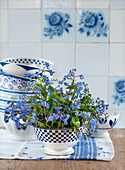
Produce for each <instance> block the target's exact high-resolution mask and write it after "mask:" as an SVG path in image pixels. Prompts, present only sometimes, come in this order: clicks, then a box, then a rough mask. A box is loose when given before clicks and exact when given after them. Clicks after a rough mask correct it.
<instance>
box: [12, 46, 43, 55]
mask: <svg viewBox="0 0 125 170" xmlns="http://www.w3.org/2000/svg"><path fill="white" fill-rule="evenodd" d="M41 48H42V47H41V43H14V44H9V57H14V56H17V57H24V56H25V57H34V58H35V57H38V58H40V57H41Z"/></svg>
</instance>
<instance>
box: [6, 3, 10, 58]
mask: <svg viewBox="0 0 125 170" xmlns="http://www.w3.org/2000/svg"><path fill="white" fill-rule="evenodd" d="M7 50H8V52H7V55H8V56H7V58H8V57H9V55H10V52H9V51H10V50H9V0H7Z"/></svg>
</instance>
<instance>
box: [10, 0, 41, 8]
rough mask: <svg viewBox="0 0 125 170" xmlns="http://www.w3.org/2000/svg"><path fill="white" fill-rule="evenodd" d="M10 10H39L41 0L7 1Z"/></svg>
mask: <svg viewBox="0 0 125 170" xmlns="http://www.w3.org/2000/svg"><path fill="white" fill-rule="evenodd" d="M8 1H9V8H10V9H22V8H25V9H26V8H41V0H8Z"/></svg>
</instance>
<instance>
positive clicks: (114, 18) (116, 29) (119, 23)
mask: <svg viewBox="0 0 125 170" xmlns="http://www.w3.org/2000/svg"><path fill="white" fill-rule="evenodd" d="M110 20H111V24H110V36H111V42H125V22H124V20H125V10H111V19H110Z"/></svg>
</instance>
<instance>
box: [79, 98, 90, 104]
mask: <svg viewBox="0 0 125 170" xmlns="http://www.w3.org/2000/svg"><path fill="white" fill-rule="evenodd" d="M80 101H81V104H87V103H89V102H90V101H91V98H90V97H86V98H82V99H80Z"/></svg>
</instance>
